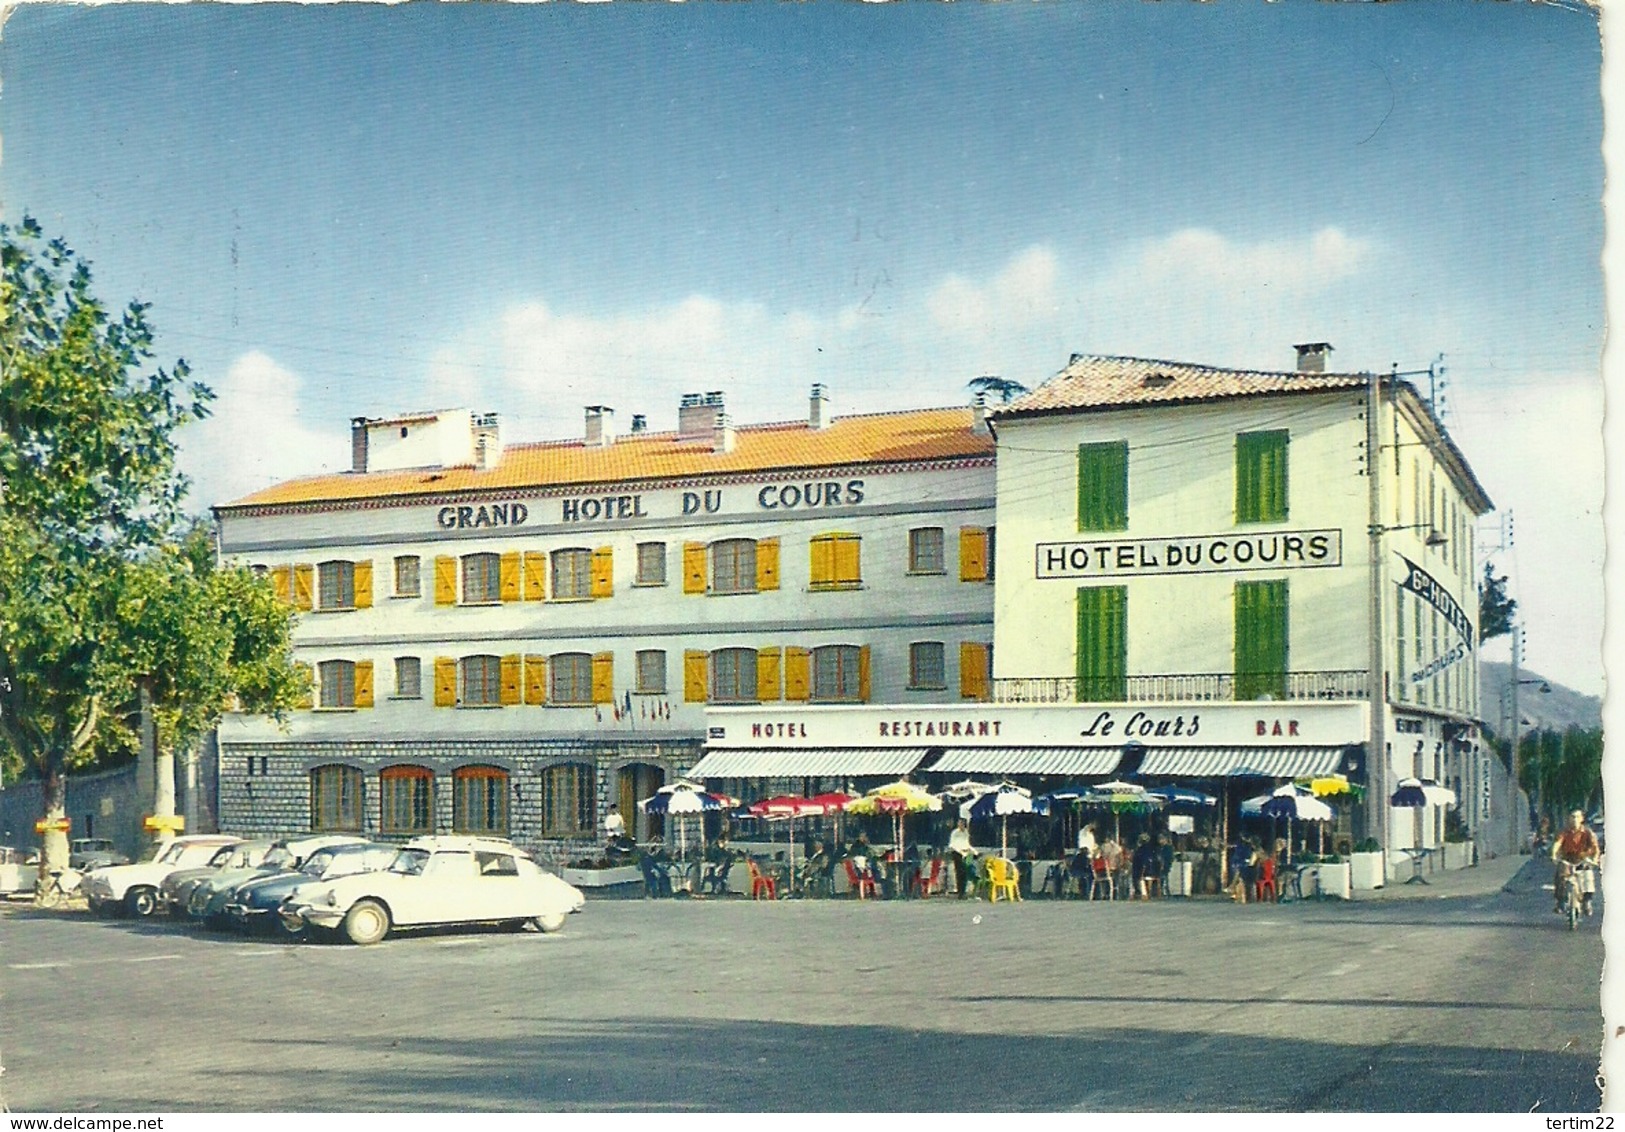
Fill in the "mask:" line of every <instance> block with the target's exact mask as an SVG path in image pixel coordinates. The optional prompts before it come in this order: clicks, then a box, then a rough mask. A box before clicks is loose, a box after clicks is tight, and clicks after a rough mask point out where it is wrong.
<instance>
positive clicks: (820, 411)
mask: <svg viewBox="0 0 1625 1132" xmlns="http://www.w3.org/2000/svg"><path fill="white" fill-rule="evenodd" d="M807 427H808V428H811V429H826V428H828V427H829V396H828V395H827V394H826V393H825V392H824V386H823V384H822V383H820V382H814V383H813V387H812V396H810V397H809V398H807Z"/></svg>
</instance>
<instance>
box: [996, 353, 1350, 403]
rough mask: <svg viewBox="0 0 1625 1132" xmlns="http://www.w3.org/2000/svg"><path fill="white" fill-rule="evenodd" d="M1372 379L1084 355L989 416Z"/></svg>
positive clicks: (1322, 387) (1207, 397)
mask: <svg viewBox="0 0 1625 1132" xmlns="http://www.w3.org/2000/svg"><path fill="white" fill-rule="evenodd" d="M1368 380H1369V379H1368V378H1367V377H1366V376H1365V375H1363V374H1357V373H1297V372H1294V371H1287V372H1272V371H1268V370H1240V369H1220V368H1218V367H1216V366H1202V365H1193V364H1191V363H1190V362H1165V361H1157V360H1156V359H1154V358H1114V357H1108V356H1102V355H1096V354H1084V355H1081V356H1079V357H1077V358H1076V359H1074V360H1073V362H1072V364H1071V365H1069V366H1067V367H1066V368H1065V369H1064V370H1062V371H1061V372H1060V373H1058V374H1056V375H1055V376H1054V377H1052V378H1050V379H1049V380H1048V381H1046V382H1045V383H1044V384H1043V385H1040V386H1039V387H1038V388H1037V389H1034V390H1033V391H1032V392H1031V393H1027V394H1024V395H1023V396H1021V397H1018V398H1016V399H1015V400H1014V401H1012V402H1010V403H1009V404H1008V405H997V406H994V407H992V408H990V409H989V415H990V416H993V417H995V418H997V417H1005V418H1009V417H1020V416H1026V415H1029V414H1037V413H1046V412H1054V411H1057V410H1066V409H1101V408H1115V407H1121V406H1130V405H1158V404H1179V403H1184V402H1190V401H1213V400H1218V399H1221V398H1226V397H1249V396H1255V395H1258V394H1265V393H1301V392H1309V391H1324V390H1331V389H1359V388H1363V387H1364V385H1365V384H1366V382H1367V381H1368Z"/></svg>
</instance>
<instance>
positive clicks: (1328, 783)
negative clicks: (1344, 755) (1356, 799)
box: [1297, 774, 1363, 798]
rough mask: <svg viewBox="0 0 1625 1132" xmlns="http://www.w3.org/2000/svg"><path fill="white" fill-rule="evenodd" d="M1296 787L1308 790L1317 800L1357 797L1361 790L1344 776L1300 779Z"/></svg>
mask: <svg viewBox="0 0 1625 1132" xmlns="http://www.w3.org/2000/svg"><path fill="white" fill-rule="evenodd" d="M1297 785H1299V786H1303V787H1306V788H1308V790H1309V792H1310V793H1311V794H1313V795H1314V796H1315V797H1317V798H1335V797H1337V796H1339V795H1343V794H1350V795H1359V794H1361V793H1362V792H1363V791H1362V790H1361V788H1360V787H1359V786H1357V785H1355V784H1354V783H1352V782H1350V781H1349V780H1348V776H1347V775H1344V774H1323V775H1321V776H1320V777H1318V778H1308V779H1303V778H1300V779H1299V780H1298V782H1297Z"/></svg>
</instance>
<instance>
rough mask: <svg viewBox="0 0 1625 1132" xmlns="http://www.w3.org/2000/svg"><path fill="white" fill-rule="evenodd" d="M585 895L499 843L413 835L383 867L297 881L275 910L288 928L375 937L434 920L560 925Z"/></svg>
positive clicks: (353, 938) (363, 939)
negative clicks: (328, 878) (316, 881)
mask: <svg viewBox="0 0 1625 1132" xmlns="http://www.w3.org/2000/svg"><path fill="white" fill-rule="evenodd" d="M585 903H586V897H584V896H583V895H582V893H581V890H580V889H578V888H576V887H575V886H574V885H571V884H567V883H566V882H565V881H563V880H561V879H560V878H558V877H556V876H554V875H553V874H552V873H549V872H546V871H544V870H543V869H542V868H541V867H540V866H538V865H537V864H536V862H535V861H533V860H531V859H530V856H529V854H527V853H525V852H524V851H523V850H520V849H516V848H514V847H513V846H512V845H510V844H509V843H507V842H506V841H498V840H495V839H490V838H481V837H419V838H415V839H413V840H412V841H409V842H407V843H406V844H405V845H404V846H403V847H402V848H401V851H400V852H399V853H398V854H396V856H395V860H394V862H393V863H392V864H391V865H390V866H389V868H388V869H386V870H384V871H383V872H376V873H359V874H356V875H354V876H346V877H339V878H337V879H335V880H334V881H332V883H330V884H311V885H303V886H301V887H300V889H299V890H298V892H297V893H295V894H294V895H293V896H290V897H289V899H288V900H287V901H285V902H284V903H283V905H282V907H281V908H280V909H278V914H279V915H281V917H282V919H283V921H284V922H285V923H286V924H287V925H288V927H289V928H290V929H291V930H298V929H300V928H302V927H303V926H304V925H307V924H309V925H313V926H315V927H317V928H323V929H326V930H329V931H338V932H340V933H342V934H343V935H344V937H345V938H346V939H348V940H349V941H350V942H351V943H358V944H368V943H377V942H378V941H379V940H381V939H383V938H384V937H385V936H386V935H388V934H389V932H390V930H391V929H392V928H397V927H399V928H417V927H428V926H431V925H441V924H480V923H511V924H524V923H531V924H534V925H535V926H536V927H537V928H538V929H540V930H541V931H544V932H555V931H558V930H559V929H560V928H562V927H563V926H564V918H565V917H566V916H568V915H569V914H570V913H571V912H579V911H580V910H581V907H582V905H583V904H585Z"/></svg>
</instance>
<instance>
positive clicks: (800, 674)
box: [784, 646, 812, 700]
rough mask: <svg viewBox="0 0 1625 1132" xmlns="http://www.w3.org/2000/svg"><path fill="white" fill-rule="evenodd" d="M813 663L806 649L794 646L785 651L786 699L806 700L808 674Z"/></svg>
mask: <svg viewBox="0 0 1625 1132" xmlns="http://www.w3.org/2000/svg"><path fill="white" fill-rule="evenodd" d="M811 667H812V663H811V661H810V659H809V658H808V654H807V650H806V649H798V648H795V647H794V646H792V647H790V648H787V649H785V650H784V698H785V699H787V700H806V698H807V681H808V674H809V672H810V670H811Z"/></svg>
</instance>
